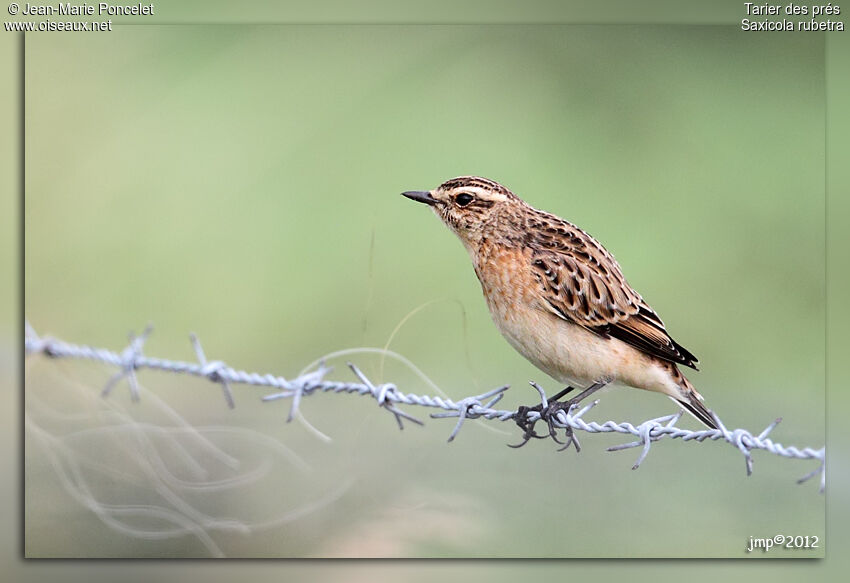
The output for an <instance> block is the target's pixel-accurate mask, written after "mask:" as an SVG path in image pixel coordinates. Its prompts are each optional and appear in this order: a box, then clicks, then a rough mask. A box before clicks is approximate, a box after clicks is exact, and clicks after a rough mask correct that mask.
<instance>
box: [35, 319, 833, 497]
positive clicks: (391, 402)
mask: <svg viewBox="0 0 850 583" xmlns="http://www.w3.org/2000/svg"><path fill="white" fill-rule="evenodd" d="M152 331H153V327H152V326H150V325H148V326H147V327H146V328H145V330H144V331H143V332H142V334H140V335H139V336H135V335H133V334H130V337H129V344H128V345H127V347H126V348H124V349H123V350H122V351H121V352H116V351H113V350H109V349H105V348H94V347H91V346H86V345H78V344H71V343H68V342H65V341H63V340H59V339H55V338H51V337H40V336H39V335H38V334H37V333H36V332H35V330H33V328H32V327H31V326H30V325H29V323H27V324H26V334H25V338H24V348H25V352H26V354H27V355H34V354H42V355H44V356H47V357H49V358H72V359H84V360H91V361H95V362H101V363H104V364H107V365H110V366H113V367H116V368H118V369H119V371H118V372H117V373H115V374H114V375H113V376H112V377H111V378H110V379H109V380H108V381H107V383H106V386H105V387H104V389H103V391H102V392H103V395H104V396H107V395H108V394H109V393H110V391H111V390H112V389H113V388H114V387H115V386H116V385H117V384H118V383H119V382H120V381H121V380H122V379H126V380H127V383H128V385H129V388H130V394H131V397H132V398H133V400H138V399H139V388H138V382H137V381H136V371H137V370H139V369H152V370H160V371H164V372H169V373H175V374H187V375H191V376H196V377H202V378H205V379H207V380H209V381H211V382H213V383H216V384H219V385H221V387H222V391H223V394H224V398H225V401H226V403H227V405H228V406H229V407H231V408H232V407H234V406H235V402H234V399H233V394H232V390H231V385H233V384H241V385H252V386H261V387H272V388H274V389H278V391H277V392H274V393H271V394H268V395H266V396H264V397H263V398H262V400H263V401H264V402H270V401H276V400H279V399H290V408H289V414H288V417H287V421H291V420H292V419H293V418H294V417H295V415H296V414H297V412H298V407H299V405H300V403H301V400H302V399H303V398H304V397H306V396H309V395H312V394H314V393H352V394H356V395H361V396H370V397H372V398H373V399H375V401H376V402H377V404H378V405H379V406H380V407H383V408H385V409H387V410H388V411H389V412H391V413H392V414H393V415H394V416H395V419H396V421H397V422H398V426H399V428H400V429H404V421H405V420H407V421H411V422H413V423H417V424H420V425H421V424H422V421H420V420H419V419H417V418H415V417H413V416H412V415H410V414H409V413H407V412H405V411H403V410H401V409H399V408H398V407H397V405H400V404H402V405H409V406H419V407H429V408H435V409H441V410H442V412H439V413H432V414H431V417H432V418H448V417H451V418H457V420H458V421H457V423H456V425H455V427H454V429H453V430H452V432H451V434H450V435H449V438H448V441H449V442H451V441H453V440H454V439H455V437H456V436H457V434H458V432H459V431H460V429H461V427H462V426H463V424H464V422H465V421H466V420H467V419H480V418H483V419H486V420H491V421H516V420H517V419H518V417H519V416H520V415H521V414H522V413H521V412H520V411H519V410H515V411H509V410H504V409H496V408H494V406H495V405H496V403H498V402H499V401H500V400H501V399H502V397H503V396H504V394H505V391H507V390H508V388H509V386H508V385H505V386H502V387H498V388H496V389H493V390H491V391H487V392H485V393H482V394H480V395H473V396H469V397H466V398H464V399H461V400H459V401H454V400H452V399H448V398H443V397H439V396H430V395H416V394H412V393H404V392H402V391H400V390H399V389H398V387H397V386H396V385H395V384H393V383H380V384H377V385H376V384H374V383H372V381H370V380H369V378H368V377H367V376H366V375H365V374H364V373H363V372H362V371H361V370H360V369H359V368H357V367H356V366H355V365H353V364H350V363H349V368H350V369H351V371H352V372H353V374H354V376H355V377H356V378H357V380H358V381H359V382H355V381H350V382H345V381H333V380H326V379H325V378H324V377H325V375H327V373H329V372H330V370H331V369H330V368H329V367H326V366H325V365H324V363H322V364H320V365H319V367H318V368H317V369H316V370H314V371H311V372H308V373H306V374H303V375H301V376H298V377H296V378H294V379H286V378H285V377H283V376H279V375H274V374H261V373H256V372H247V371H243V370H237V369H235V368H233V367H231V366H228V365H227V364H225V363H224V362H222V361H220V360H215V361H207V358H206V355H205V354H204V351H203V348H202V347H201V343H200V340H198V338H197V336H195V335H194V334H192V335H190V341H191V342H192V346H193V348H194V350H195V354H196V356H197V359H198V362H185V361H178V360H170V359H165V358H154V357H149V356H146V355H144V354H143V352H142V349H143V347H144V343H145V341H146V340H147V338H148V337H149V336H150V334H151V332H152ZM532 386H534V387H535V388H536V389H537V390H538V392H539V393H540V399H541V404H542V406H543V408H545V407H546V404H547V399H546V394H545V392H544V391H543V389H542V388H541V387H540V386H539V385H537V384H536V383H532ZM597 403H598V401H593V402H592V403H590V404H588V405H584V406H582V407H578V406H576V405H573V406H572V407H570V409H569V410H566V411H565V410H561V411H558V412H557V413H556V414H555V415H554V416H552V418H550V419H549V421H550V422H551V423H552V425H553V426H555V427H558V428H562V429H564V430H566V431H567V432H568V435H569V436H570V441H568V442H567V446H568V445H569V444H570V443H571V441H572V442H574V443H575V446H576V449H577V450H578V449H579V445H578V441H577V439H576V438H575V437H574V436H573V432H575V431H583V432H586V433H622V434H624V435H632V436H635V437H637V438H638V439H637V440H635V441H632V442H628V443H624V444H620V445H615V446H613V447H609V448H608V451H617V450H622V449H628V448H641V453H640V455H639V457H638V459H637V461H636V462H635V464H634V465H633V466H632V469H637V468H638V467H639V466H640V464H641V463H642V462H643V460H644V459H645V458H646V456H647V454H648V453H649V449H650V447H651V446H652V444H653V443H655V442H657V441H659V440H662V439H665V438H667V439H681V440H682V441H694V442H697V443H702V442H704V441H707V440H708V441H721V440H722V441H725V442H727V443H729V444H731V445H733V446H735V447H736V448H737V449H738V450H739V451H740V452H741V454H742V455H743V456H744V460H745V463H746V470H747V475H751V474H752V469H753V458H752V454H751V452H752V451H753V450H762V451H767V452H770V453H772V454H774V455H778V456H781V457H785V458H794V459H813V460H818V461H819V462H820V464H819V466H818V467H816V468H815V469H814V470H812V471H811V472H809V473H808V474H806V475H805V476H803V477H802V478H800V479H799V480H798V483H803V482H806V481H808V480H810V479H811V478H813V477H815V476H820V492H823V491H824V489H825V487H826V463H825V462H826V448H824V447H822V448H820V449H814V448H811V447H804V448H798V447H794V446H785V445H782V444H781V443H778V442H775V441H773V440H772V439H770V438H769V437H768V435H769V434H770V432H771V431H772V430H773V429H774V428H775V427H776V426H777V425H778V424H779V422H780V421H781V419H776V420H775V421H773V422H772V423H771V424H769V425H768V426H767V427H766V428H765V429H764V430H763V431H762V432H761V433H759V434H757V435H754V434H753V433H751V432H749V431H747V430H746V429H733V430H729V429H727V428H726V427H725V426H724V425H723V423H722V422H721V421H720V419H719V418H717V417H715V420H716V421H717V423H718V426H719V429H703V430H698V431H692V430H689V429H682V428H679V427H676V426H675V423H676V421H678V420H679V418H680V417H681V415H682V412H681V411H680V412H679V413H677V414H674V415H667V416H664V417H658V418H656V419H649V420H647V421H644V422H643V423H640V424H638V425H633V424H632V423H629V422H620V423H617V422H615V421H605V422H603V423H598V422H596V421H585V420H584V419H583V416H584V415H585V414H586V413H587V412H588V411H590V410H591V409H592V408H593V407H594V406H595V405H596V404H597ZM525 417H526V418H525V423H526V425H529V424H533V423H534V422H536V421H541V420H543V419H542V415H541V413H540V411H535V410H529V411H525ZM567 446H565V447H564V448H562V449H565V448H566V447H567Z"/></svg>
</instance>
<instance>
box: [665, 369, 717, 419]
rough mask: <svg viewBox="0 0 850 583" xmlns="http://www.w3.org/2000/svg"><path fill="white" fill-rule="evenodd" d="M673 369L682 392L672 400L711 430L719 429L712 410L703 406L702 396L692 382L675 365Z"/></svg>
mask: <svg viewBox="0 0 850 583" xmlns="http://www.w3.org/2000/svg"><path fill="white" fill-rule="evenodd" d="M673 368H675V369H676V373H678V374H676V375H675V376H676V377H678V378H676V380H677V381H679V387H680V391H679V396H677V397H670V398H671V399H673V400H674V401H675V402H676V403H678V404H679V405H680V406H681V407H682V408H683V409H684V410H685V411H687V412H688V413H690V414H691V415H693V416H694V417H696V418H697V420H699V421H701V422H702V423H703V424H705V425H706V426H708V427H709V428H711V429H719V427H717V422H716V421H715V420H714V415H713V414H712V412H711V410H710V409H709V408H708V407H706V406H705V405H704V404H703V402H702V395H700V394H699V393H698V392H697V390H696V389H695V388H694V386H693V385H692V384H691V382H690V381H689V380H688V379H687V378H685V375H683V374H682V373H681V371H679V370H678V368H677V367H676V366H675V365H673Z"/></svg>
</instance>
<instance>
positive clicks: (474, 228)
mask: <svg viewBox="0 0 850 583" xmlns="http://www.w3.org/2000/svg"><path fill="white" fill-rule="evenodd" d="M402 194H403V195H404V196H406V197H407V198H410V199H412V200H415V201H417V202H421V203H424V204H427V205H429V206H430V207H431V208H432V209H433V211H434V213H435V214H436V215H437V216H438V217H439V218H440V220H442V221H443V222H444V223H445V224H446V226H448V227H449V229H451V230H452V231H453V232H454V233H455V235H457V236H458V238H460V240H461V242H462V243H463V245H464V247H466V250H467V251H468V252H469V256H470V257H471V258H472V266H473V267H474V268H475V274H476V275H477V276H478V280H479V281H480V282H481V288H482V290H483V292H484V298H485V299H486V300H487V307H488V308H489V309H490V315H491V316H492V317H493V321H494V322H495V323H496V326H497V327H498V328H499V331H500V332H501V333H502V335H503V336H504V337H505V338H506V339H507V341H508V342H509V343H510V345H511V346H513V347H514V348H515V349H516V350H517V351H518V352H519V353H520V354H522V355H523V356H524V357H525V358H527V359H528V360H529V361H531V362H532V363H533V364H534V365H535V366H537V368H539V369H540V370H542V371H544V372H545V373H547V374H548V375H550V376H551V377H553V378H554V379H556V380H557V381H559V382H561V383H565V384H569V383H588V384H589V383H593V385H592V387H591V388H592V389H593V390H595V389H596V388H598V387H599V386H601V385H603V384H605V383H607V382H610V381H619V382H620V383H622V384H624V385H628V386H631V387H636V388H639V389H645V390H649V391H656V392H659V393H663V394H665V395H667V396H669V397H671V398H672V399H673V400H674V401H676V402H677V403H678V404H680V405H681V406H682V407H683V408H684V409H686V410H687V411H689V412H690V413H691V414H693V415H694V417H696V418H697V419H698V420H700V421H701V422H703V423H704V424H705V425H707V426H708V427H711V428H712V429H716V428H717V424H716V423H715V421H714V418H713V417H712V414H711V412H710V411H709V410H708V409H707V408H706V406H705V405H703V403H702V401H703V398H702V396H701V395H700V394H699V393H698V392H697V391H696V389H695V388H694V387H693V385H691V383H690V382H689V381H688V379H687V378H685V376H684V375H683V374H682V372H681V371H680V370H679V366H678V365H685V366H689V367H691V368H693V369H696V363H697V362H698V361H697V358H696V357H695V356H694V355H693V354H691V353H690V352H689V351H688V350H687V349H685V348H684V347H683V346H681V345H680V344H679V343H677V342H676V341H675V340H673V338H671V337H670V335H669V334H668V333H667V330H666V329H665V327H664V323H663V322H662V321H661V318H659V317H658V314H656V313H655V311H654V310H653V309H652V308H651V307H650V306H649V304H647V303H646V302H645V301H644V300H643V298H642V297H641V296H640V294H639V293H637V292H636V291H635V290H634V289H632V287H631V286H630V285H629V284H628V283H627V282H626V278H625V277H623V273H622V271H621V270H620V266H619V264H618V263H617V261H616V260H615V259H614V257H613V256H612V255H611V254H610V253H609V252H608V251H607V250H606V249H605V248H604V247H603V246H602V245H601V244H600V243H599V242H598V241H596V239H594V238H593V237H591V236H590V235H588V234H587V233H585V232H584V231H582V230H581V229H580V228H578V227H577V226H575V225H573V224H572V223H569V222H567V221H565V220H563V219H561V218H559V217H556V216H555V215H552V214H549V213H546V212H543V211H539V210H537V209H535V208H533V207H531V206H530V205H529V204H527V203H526V202H525V201H523V200H522V199H520V198H519V197H518V196H516V195H515V194H514V193H513V192H511V191H510V190H508V189H507V188H505V187H504V186H502V185H501V184H499V183H497V182H494V181H493V180H488V179H487V178H481V177H478V176H461V177H459V178H452V179H451V180H448V181H446V182H444V183H443V184H441V185H440V186H438V187H437V188H435V189H434V190H430V191H408V192H403V193H402ZM587 392H588V391H585V393H587ZM583 394H584V393H583Z"/></svg>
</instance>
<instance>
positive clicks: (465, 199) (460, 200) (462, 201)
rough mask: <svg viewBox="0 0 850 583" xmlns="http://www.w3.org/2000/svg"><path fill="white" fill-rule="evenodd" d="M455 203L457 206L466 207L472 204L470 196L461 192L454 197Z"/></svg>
mask: <svg viewBox="0 0 850 583" xmlns="http://www.w3.org/2000/svg"><path fill="white" fill-rule="evenodd" d="M455 202H456V203H457V206H466V205H468V204H469V203H471V202H472V195H471V194H467V193H466V192H461V193H460V194H459V195H457V196H456V197H455Z"/></svg>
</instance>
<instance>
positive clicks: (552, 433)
mask: <svg viewBox="0 0 850 583" xmlns="http://www.w3.org/2000/svg"><path fill="white" fill-rule="evenodd" d="M610 382H611V381H610V379H602V380H599V381H597V382H595V383H593V384H592V385H590V386H589V387H587V388H586V389H584V390H583V391H582V392H581V393H579V394H578V395H576V396H575V397H573V398H572V399H569V400H567V401H559V399H560V398H561V397H563V396H564V395H566V394H568V393H569V392H571V391H573V390H574V389H573V387H566V388H565V389H564V390H562V391H561V392H559V393H558V394H556V395H554V396H553V397H552V399H551V400H547V401H546V406H545V407H544V406H543V403H540V404H539V405H535V406H534V407H526V406H520V407H518V408H517V412H516V414H515V415H514V421H515V422H516V424H517V425H518V426H519V427H520V429H522V430H523V435H522V437H523V440H522V442H521V443H518V444H516V445H511V444H508V445H509V447H514V448H517V447H522V446H523V445H525V444H526V443H528V442H529V441H530V440H531V438H536V439H545V438H546V437H551V438H552V440H553V441H555V442H556V443H559V444H561V445H562V446H563V447H561V448H559V449H558V451H564V450H565V449H567V448H569V447H570V446H571V445H575V448H576V452H579V451H581V445H580V444H579V441H578V438H577V437H576V435H575V433H574V431H573V428H572V427H569V426H567V427H561V429H563V430H564V434H565V436H566V441H561V440H560V439H558V429H559V427H558V426H556V425H555V421H556V419H557V415H558V413H559V412H560V411H566V412H567V414H569V413H570V411H571V410H572V409H573V408H574V407H576V406H577V405H578V404H579V403H580V402H581V401H583V400H584V399H586V398H587V397H589V396H590V395H592V394H593V393H595V392H596V391H598V390H599V389H601V388H602V387H604V386H605V385H607V384H608V383H610ZM532 384H534V383H532ZM535 388H537V389H538V391H541V395H543V393H542V390H543V389H540V388H539V387H537V386H535ZM532 411H536V412H538V413H540V416H539V417H538V418H537V419H535V420H534V421H529V420H528V413H530V412H532ZM538 421H545V422H546V425H547V426H548V428H549V435H548V436H547V435H540V434H539V433H537V432H536V431H535V430H534V425H535V424H536V423H537V422H538Z"/></svg>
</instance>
